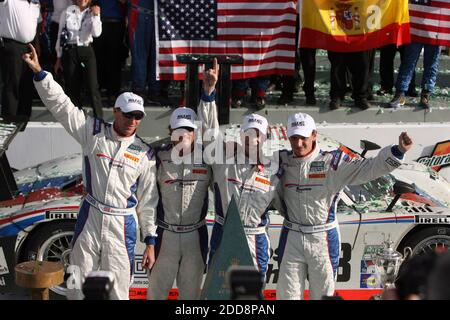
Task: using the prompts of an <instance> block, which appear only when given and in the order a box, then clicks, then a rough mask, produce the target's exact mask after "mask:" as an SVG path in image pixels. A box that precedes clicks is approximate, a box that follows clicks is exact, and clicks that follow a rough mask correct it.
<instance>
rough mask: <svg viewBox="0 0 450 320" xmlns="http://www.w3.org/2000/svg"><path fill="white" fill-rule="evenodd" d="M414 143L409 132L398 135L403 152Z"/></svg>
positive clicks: (399, 146) (399, 145)
mask: <svg viewBox="0 0 450 320" xmlns="http://www.w3.org/2000/svg"><path fill="white" fill-rule="evenodd" d="M412 145H413V142H412V139H411V137H410V136H408V133H406V132H402V133H401V134H400V136H399V137H398V148H399V149H400V151H401V152H402V153H406V152H407V151H409V149H411V147H412Z"/></svg>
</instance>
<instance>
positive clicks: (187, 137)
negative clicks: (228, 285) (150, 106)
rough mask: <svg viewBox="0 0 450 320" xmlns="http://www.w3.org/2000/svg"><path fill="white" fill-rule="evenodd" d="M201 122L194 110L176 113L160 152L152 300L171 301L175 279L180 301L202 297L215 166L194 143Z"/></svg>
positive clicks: (151, 275)
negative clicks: (201, 289) (167, 141)
mask: <svg viewBox="0 0 450 320" xmlns="http://www.w3.org/2000/svg"><path fill="white" fill-rule="evenodd" d="M196 118H197V115H196V114H195V112H194V110H192V109H190V108H177V109H175V110H174V111H173V112H172V115H171V117H170V131H171V137H172V143H171V144H168V145H165V146H162V147H161V148H159V149H158V148H157V149H156V166H157V179H158V192H159V203H158V212H157V217H158V219H157V225H158V229H157V234H158V237H157V238H156V247H155V249H156V250H155V251H156V262H155V264H154V266H153V269H152V270H151V272H150V274H149V288H148V294H147V297H148V299H149V300H164V299H167V297H168V294H169V290H170V289H171V288H172V285H173V283H174V280H175V279H176V283H177V287H178V299H179V300H193V299H198V297H199V294H200V288H201V284H202V280H203V273H204V271H205V266H206V256H207V253H208V229H207V227H206V220H205V218H206V214H207V212H208V187H209V185H210V179H211V168H210V167H209V166H208V165H207V164H205V162H204V161H203V157H202V146H201V145H198V144H197V145H196V142H195V140H196V132H195V130H196V129H197V125H196V124H195V120H196ZM194 147H195V148H196V149H195V150H194ZM197 148H198V149H197ZM194 151H198V153H195V152H194Z"/></svg>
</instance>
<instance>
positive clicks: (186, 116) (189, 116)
mask: <svg viewBox="0 0 450 320" xmlns="http://www.w3.org/2000/svg"><path fill="white" fill-rule="evenodd" d="M178 119H188V120H192V117H191V115H190V114H179V115H178V116H177V120H178Z"/></svg>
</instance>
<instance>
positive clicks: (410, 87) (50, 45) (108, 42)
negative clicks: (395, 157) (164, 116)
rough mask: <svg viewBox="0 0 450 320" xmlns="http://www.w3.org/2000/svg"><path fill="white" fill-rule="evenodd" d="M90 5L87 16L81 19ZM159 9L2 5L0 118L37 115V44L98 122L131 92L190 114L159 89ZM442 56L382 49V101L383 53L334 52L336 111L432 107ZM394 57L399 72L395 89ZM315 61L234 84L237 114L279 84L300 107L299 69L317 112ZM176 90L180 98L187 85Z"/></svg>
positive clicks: (3, 0)
mask: <svg viewBox="0 0 450 320" xmlns="http://www.w3.org/2000/svg"><path fill="white" fill-rule="evenodd" d="M84 4H85V5H87V6H88V8H87V9H85V10H80V6H81V7H82V6H83V5H84ZM154 10H155V8H154V1H153V0H133V1H127V0H40V1H39V0H0V17H1V19H2V23H1V24H0V36H1V38H2V43H1V50H0V58H1V62H0V68H1V70H2V79H3V89H2V98H1V105H2V113H1V114H2V116H3V117H8V116H16V115H22V116H25V117H29V116H30V115H31V104H32V99H31V97H32V96H33V95H32V94H31V92H32V90H33V88H32V80H31V77H32V75H31V74H30V71H29V70H28V69H27V68H26V67H24V64H23V61H21V55H22V54H23V53H25V52H27V50H28V47H27V44H28V43H32V42H33V43H35V44H39V45H38V47H39V54H40V56H41V61H43V64H44V68H45V69H46V70H51V71H52V73H53V75H54V77H55V78H56V79H58V82H60V83H61V84H62V85H63V86H64V87H65V89H66V91H67V92H68V94H69V96H70V97H71V99H72V100H73V101H74V102H75V104H76V105H78V106H80V107H81V106H84V105H90V106H91V107H92V108H93V112H94V115H96V116H99V117H101V116H102V109H103V108H104V107H112V106H113V104H114V101H115V99H116V97H117V96H118V95H119V93H120V92H121V91H123V90H124V89H127V90H132V91H133V92H135V93H137V94H139V95H140V96H142V97H143V98H144V99H145V102H146V104H147V105H183V97H182V99H181V101H176V102H175V101H171V100H170V99H169V84H170V81H158V80H157V66H156V64H157V59H156V43H157V41H156V32H155V26H156V21H155V11H154ZM36 30H37V32H36ZM298 30H299V27H298V23H297V33H298ZM297 38H298V37H297ZM441 49H442V48H440V47H439V46H433V45H428V44H423V43H418V42H412V43H411V44H408V45H404V46H401V47H397V46H396V45H387V46H385V47H382V48H379V49H378V50H379V51H380V69H379V73H380V79H381V83H380V86H381V88H380V90H378V91H377V92H373V86H374V77H373V74H374V65H375V63H374V60H375V51H376V50H368V51H360V52H349V53H347V52H345V53H344V52H333V51H328V59H329V61H330V64H331V70H330V80H329V81H330V93H329V96H330V101H329V109H330V110H335V109H338V108H339V107H341V104H342V101H343V99H344V98H345V95H346V94H347V93H350V92H351V96H352V98H353V99H354V105H355V107H357V108H360V109H363V110H365V109H368V108H370V107H371V104H370V101H372V100H376V96H377V95H378V96H383V95H392V96H393V97H392V101H391V102H390V103H389V104H388V105H386V107H391V108H398V107H401V106H402V105H404V104H405V102H406V100H405V96H411V97H418V96H420V102H419V107H423V108H429V107H430V102H429V100H430V95H431V94H432V92H433V89H434V86H435V84H436V78H437V74H438V64H439V55H440V52H441ZM422 50H423V52H424V53H423V61H424V62H423V63H424V72H423V76H422V82H421V91H420V92H418V91H417V90H416V80H415V68H416V65H417V62H418V60H419V56H420V54H421V52H422ZM397 52H400V56H401V65H400V67H399V70H398V76H397V80H396V81H394V58H395V55H396V53H397ZM316 54H317V50H316V49H313V48H300V49H299V50H298V52H297V55H296V56H297V57H296V61H297V63H296V68H295V69H296V70H295V75H294V76H277V75H273V76H272V77H257V78H252V79H244V80H234V81H233V88H232V103H231V105H232V107H233V108H240V107H253V108H256V109H257V110H260V109H263V108H264V107H265V106H266V92H267V91H268V87H269V86H270V85H271V84H272V85H273V84H274V83H276V84H277V85H278V88H279V89H280V90H281V92H282V93H281V96H280V97H279V99H278V100H277V104H280V105H285V104H289V103H291V102H293V101H294V93H295V92H296V91H297V90H298V86H297V84H298V83H299V80H300V78H301V76H300V72H299V71H300V68H301V69H302V70H303V91H304V94H305V97H306V100H305V104H306V105H308V106H314V105H316V103H317V100H316V95H315V87H314V82H315V76H316ZM127 58H130V61H131V70H130V72H128V70H127V68H125V66H126V61H127ZM179 87H180V88H181V91H183V87H184V86H183V84H181V86H179ZM249 89H250V90H249ZM248 91H251V95H250V97H247V92H248ZM181 95H182V93H181Z"/></svg>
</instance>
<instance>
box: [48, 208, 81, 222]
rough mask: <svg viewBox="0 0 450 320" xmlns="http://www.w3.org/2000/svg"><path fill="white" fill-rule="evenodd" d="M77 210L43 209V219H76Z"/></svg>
mask: <svg viewBox="0 0 450 320" xmlns="http://www.w3.org/2000/svg"><path fill="white" fill-rule="evenodd" d="M76 218H77V212H74V211H67V210H52V211H45V219H49V220H53V219H76Z"/></svg>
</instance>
